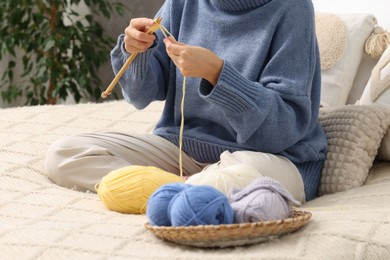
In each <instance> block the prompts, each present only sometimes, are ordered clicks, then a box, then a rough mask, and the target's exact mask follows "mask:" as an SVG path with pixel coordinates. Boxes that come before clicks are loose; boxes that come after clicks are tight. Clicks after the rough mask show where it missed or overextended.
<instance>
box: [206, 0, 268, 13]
mask: <svg viewBox="0 0 390 260" xmlns="http://www.w3.org/2000/svg"><path fill="white" fill-rule="evenodd" d="M210 1H211V3H212V4H213V5H214V6H215V7H217V8H219V9H221V10H224V11H231V12H240V11H247V10H252V9H255V8H257V7H259V6H262V5H264V4H266V3H268V2H270V1H272V0H210Z"/></svg>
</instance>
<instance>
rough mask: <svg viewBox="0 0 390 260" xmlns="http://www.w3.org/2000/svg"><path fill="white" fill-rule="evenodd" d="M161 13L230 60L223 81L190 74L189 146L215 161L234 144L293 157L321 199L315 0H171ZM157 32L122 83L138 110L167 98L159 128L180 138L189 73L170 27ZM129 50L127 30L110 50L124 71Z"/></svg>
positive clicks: (185, 36)
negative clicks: (171, 49) (172, 55)
mask: <svg viewBox="0 0 390 260" xmlns="http://www.w3.org/2000/svg"><path fill="white" fill-rule="evenodd" d="M157 15H161V16H162V17H163V25H164V26H165V27H167V29H168V30H169V31H170V32H171V33H172V34H173V35H174V36H175V38H176V39H177V40H178V41H181V42H183V43H186V44H189V45H195V46H201V47H205V48H208V49H210V50H211V51H213V52H214V53H215V54H217V55H218V56H219V57H220V58H221V59H223V60H224V65H223V68H222V72H221V74H220V77H219V80H218V82H217V84H216V86H212V85H211V84H210V83H209V82H208V81H206V80H204V79H199V78H188V79H187V89H186V98H185V116H184V118H185V128H184V138H183V150H184V151H185V152H186V153H187V154H188V155H190V156H191V157H192V158H194V159H195V160H196V161H199V162H206V163H214V162H217V161H218V160H219V156H220V154H221V153H222V152H223V151H225V150H229V151H231V152H233V151H238V150H250V151H260V152H267V153H273V154H278V155H282V156H285V157H287V158H289V159H290V160H291V161H292V162H293V163H294V164H295V165H296V166H297V167H298V169H299V171H300V173H301V175H302V177H303V181H304V185H305V192H306V197H307V200H310V199H312V198H313V197H314V196H315V195H316V193H317V190H318V185H319V180H320V175H321V169H322V166H323V163H324V159H325V154H326V148H327V142H326V138H325V135H324V131H323V129H322V128H321V126H320V124H319V121H318V112H319V103H320V81H321V78H320V62H319V53H318V46H317V42H316V37H315V28H314V10H313V7H312V3H311V0H288V1H287V0H167V1H166V2H165V3H164V5H163V6H162V8H161V9H160V11H159V13H158V14H157ZM156 35H157V40H156V43H155V44H154V45H153V46H152V47H151V48H150V49H148V50H147V51H145V52H143V53H140V54H139V55H138V56H137V57H136V59H135V60H134V62H133V63H132V64H131V67H130V68H129V70H128V71H127V72H126V73H125V74H124V76H123V77H122V79H121V80H120V85H121V87H122V91H123V95H124V97H125V99H126V100H127V101H128V102H129V103H131V104H133V105H134V106H135V107H137V108H138V109H142V108H145V107H146V106H148V105H149V104H150V103H151V102H152V101H155V100H165V108H164V110H163V113H162V116H161V119H160V120H159V122H158V124H157V126H156V128H155V129H154V134H156V135H159V136H162V137H163V138H166V139H167V140H169V141H171V142H173V143H175V144H176V145H177V144H178V142H179V129H180V120H181V112H180V101H181V95H182V82H183V77H182V75H181V74H180V71H179V70H178V69H177V68H176V67H175V66H174V64H173V62H172V61H171V60H170V59H169V57H168V56H167V54H166V51H165V45H164V43H163V42H162V39H163V35H162V34H161V32H157V33H156ZM128 56H129V53H127V52H126V51H125V50H124V47H123V35H121V36H120V37H119V39H118V44H117V46H116V47H115V48H114V49H113V51H112V53H111V58H112V66H113V69H114V72H115V73H117V72H118V71H119V69H120V68H121V67H122V65H123V64H124V62H125V60H126V59H127V57H128Z"/></svg>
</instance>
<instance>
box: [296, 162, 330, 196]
mask: <svg viewBox="0 0 390 260" xmlns="http://www.w3.org/2000/svg"><path fill="white" fill-rule="evenodd" d="M295 165H296V167H297V168H298V170H299V172H300V173H301V175H302V179H303V184H304V186H305V193H306V201H309V200H312V199H314V198H315V197H316V196H317V195H318V189H319V185H320V180H321V172H322V168H323V166H324V161H323V160H320V161H312V162H306V163H298V164H295Z"/></svg>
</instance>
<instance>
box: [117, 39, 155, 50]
mask: <svg viewBox="0 0 390 260" xmlns="http://www.w3.org/2000/svg"><path fill="white" fill-rule="evenodd" d="M123 41H124V43H125V49H126V51H128V52H131V53H134V52H141V51H144V50H146V49H147V48H149V47H150V46H151V45H152V43H146V42H140V41H136V40H134V39H132V38H130V37H128V36H125V38H124V39H123Z"/></svg>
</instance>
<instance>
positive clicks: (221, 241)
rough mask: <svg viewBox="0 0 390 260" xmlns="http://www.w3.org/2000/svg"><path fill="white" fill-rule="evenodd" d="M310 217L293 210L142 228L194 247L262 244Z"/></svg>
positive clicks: (304, 222) (305, 221)
mask: <svg viewBox="0 0 390 260" xmlns="http://www.w3.org/2000/svg"><path fill="white" fill-rule="evenodd" d="M311 217H312V214H311V213H310V212H307V211H298V210H294V211H293V213H292V214H291V216H290V217H288V218H286V219H279V220H271V221H259V222H252V223H235V224H222V225H199V226H180V227H172V226H151V225H150V224H149V223H145V225H144V226H145V228H146V229H148V230H149V231H151V232H152V233H153V234H154V235H156V236H157V237H158V238H160V239H162V240H165V241H170V242H174V243H177V244H183V245H190V246H196V247H228V246H239V245H248V244H254V243H259V242H264V241H267V240H269V239H272V238H275V237H277V236H280V235H283V234H285V233H290V232H293V231H295V230H297V229H299V228H300V227H302V226H304V225H306V224H307V223H308V222H309V220H310V219H311Z"/></svg>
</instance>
